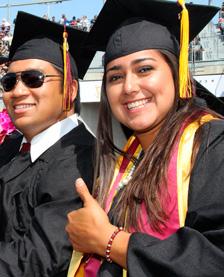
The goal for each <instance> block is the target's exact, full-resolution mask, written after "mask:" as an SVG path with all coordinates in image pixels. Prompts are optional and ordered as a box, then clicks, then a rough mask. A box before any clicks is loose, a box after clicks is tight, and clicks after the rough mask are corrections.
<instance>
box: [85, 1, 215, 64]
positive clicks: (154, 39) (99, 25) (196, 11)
mask: <svg viewBox="0 0 224 277" xmlns="http://www.w3.org/2000/svg"><path fill="white" fill-rule="evenodd" d="M186 7H187V10H188V12H189V22H190V31H189V40H192V39H193V38H194V37H195V36H196V35H197V34H198V33H199V32H200V31H201V30H202V29H203V28H204V27H205V26H206V25H207V23H208V22H209V21H210V20H211V19H212V17H213V16H214V15H215V14H216V13H217V11H218V10H219V8H218V7H214V6H205V5H196V4H186ZM181 11H182V8H181V6H180V5H178V3H177V2H174V1H165V0H107V1H106V2H105V4H104V6H103V8H102V10H101V12H100V14H99V15H98V17H97V20H96V22H95V24H94V26H93V27H92V29H91V31H90V35H89V37H88V39H87V45H88V46H89V47H90V48H91V49H94V50H98V51H105V50H107V53H106V56H105V63H108V62H109V61H110V60H112V59H114V58H117V57H119V55H120V56H122V55H124V54H130V53H132V52H135V51H138V50H143V49H144V48H143V45H144V47H145V49H150V48H151V49H152V48H153V49H167V50H168V51H171V52H173V53H174V54H176V55H178V54H179V45H178V42H179V40H180V39H179V38H180V20H179V15H180V13H181ZM140 18H142V19H140ZM144 19H145V21H144ZM139 20H142V24H141V25H139V24H135V22H138V21H139ZM119 27H121V28H119ZM118 28H119V31H116V30H117V29H118ZM115 31H116V32H115ZM112 34H113V36H112V37H111V35H112ZM170 34H171V35H170ZM108 41H109V43H108Z"/></svg>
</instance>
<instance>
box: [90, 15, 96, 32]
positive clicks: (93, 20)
mask: <svg viewBox="0 0 224 277" xmlns="http://www.w3.org/2000/svg"><path fill="white" fill-rule="evenodd" d="M96 19H97V15H94V17H93V19H91V21H90V29H91V28H92V26H93V24H94V23H95V22H96Z"/></svg>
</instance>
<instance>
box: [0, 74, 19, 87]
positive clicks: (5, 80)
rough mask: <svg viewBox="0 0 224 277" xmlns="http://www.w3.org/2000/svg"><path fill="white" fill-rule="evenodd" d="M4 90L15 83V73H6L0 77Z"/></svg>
mask: <svg viewBox="0 0 224 277" xmlns="http://www.w3.org/2000/svg"><path fill="white" fill-rule="evenodd" d="M1 84H2V87H3V89H4V91H10V90H12V89H13V88H14V86H15V84H16V73H7V74H5V75H4V76H3V77H2V79H1Z"/></svg>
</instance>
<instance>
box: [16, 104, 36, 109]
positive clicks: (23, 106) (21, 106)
mask: <svg viewBox="0 0 224 277" xmlns="http://www.w3.org/2000/svg"><path fill="white" fill-rule="evenodd" d="M32 106H33V104H24V105H16V106H15V110H20V109H27V108H30V107H32Z"/></svg>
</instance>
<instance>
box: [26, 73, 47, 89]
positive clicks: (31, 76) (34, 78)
mask: <svg viewBox="0 0 224 277" xmlns="http://www.w3.org/2000/svg"><path fill="white" fill-rule="evenodd" d="M21 79H22V81H23V83H24V84H25V85H26V86H27V87H29V88H39V87H41V86H42V85H43V82H44V75H43V73H42V72H40V71H37V70H29V71H23V72H22V73H21Z"/></svg>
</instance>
